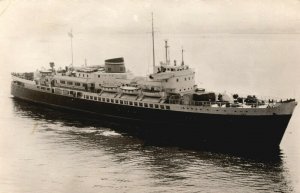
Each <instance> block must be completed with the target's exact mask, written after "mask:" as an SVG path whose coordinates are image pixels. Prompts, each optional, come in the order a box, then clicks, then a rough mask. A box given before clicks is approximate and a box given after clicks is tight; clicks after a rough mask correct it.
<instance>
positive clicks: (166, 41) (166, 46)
mask: <svg viewBox="0 0 300 193" xmlns="http://www.w3.org/2000/svg"><path fill="white" fill-rule="evenodd" d="M168 47H169V46H168V40H165V49H166V64H168Z"/></svg>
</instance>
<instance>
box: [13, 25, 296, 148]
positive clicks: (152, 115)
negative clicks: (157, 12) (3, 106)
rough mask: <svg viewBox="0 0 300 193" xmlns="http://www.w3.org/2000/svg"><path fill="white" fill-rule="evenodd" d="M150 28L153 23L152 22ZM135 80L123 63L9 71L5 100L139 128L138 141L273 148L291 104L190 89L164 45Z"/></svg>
mask: <svg viewBox="0 0 300 193" xmlns="http://www.w3.org/2000/svg"><path fill="white" fill-rule="evenodd" d="M152 29H153V23H152ZM152 39H153V71H152V72H151V73H150V74H149V75H147V76H145V77H136V76H134V75H133V74H132V73H131V72H130V71H129V70H127V69H126V65H125V60H124V58H123V57H116V58H111V59H107V60H105V61H104V64H103V65H94V66H82V67H75V66H73V65H71V66H66V67H65V68H64V69H57V70H56V69H55V64H54V63H53V62H51V63H50V68H49V69H46V70H45V69H44V70H38V71H36V72H27V73H16V72H14V73H12V82H11V94H12V96H13V97H14V98H16V99H21V100H25V101H28V102H31V103H36V104H43V105H46V106H52V107H55V108H59V109H68V110H71V111H74V112H81V113H84V114H85V115H86V116H91V115H93V116H96V117H102V118H103V117H104V118H109V119H112V120H115V121H116V122H119V121H122V122H123V121H124V122H127V121H128V122H131V123H136V124H137V125H144V126H145V125H146V126H147V127H140V128H138V129H139V131H138V132H141V133H144V135H149V136H150V135H151V136H152V137H153V138H157V139H159V138H161V137H165V138H164V139H168V140H172V141H173V142H175V143H177V142H178V143H183V144H184V143H186V144H193V145H195V146H203V147H229V148H240V149H243V148H247V149H252V150H253V149H254V150H261V149H267V150H272V149H278V147H279V145H280V143H281V141H282V138H283V136H284V133H285V131H286V128H287V127H288V124H289V121H290V119H291V116H292V114H293V111H294V109H295V107H296V105H297V102H296V101H295V99H285V100H282V99H281V100H280V99H276V100H275V99H271V98H269V99H261V98H260V97H258V96H255V95H239V94H237V93H234V94H228V93H225V92H224V93H220V92H214V91H207V90H206V89H204V88H198V86H197V85H196V84H195V71H194V70H193V69H192V68H190V67H189V65H187V64H185V62H184V60H183V50H182V60H181V62H180V63H177V62H176V61H174V62H171V61H170V59H169V55H168V53H169V50H168V48H169V45H168V42H167V41H165V55H166V58H165V60H164V61H162V62H160V63H159V64H158V65H156V64H155V54H154V33H153V30H152Z"/></svg>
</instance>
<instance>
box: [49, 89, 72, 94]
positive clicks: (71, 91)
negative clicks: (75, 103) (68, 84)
mask: <svg viewBox="0 0 300 193" xmlns="http://www.w3.org/2000/svg"><path fill="white" fill-rule="evenodd" d="M47 90H48V89H47ZM70 94H73V91H70Z"/></svg>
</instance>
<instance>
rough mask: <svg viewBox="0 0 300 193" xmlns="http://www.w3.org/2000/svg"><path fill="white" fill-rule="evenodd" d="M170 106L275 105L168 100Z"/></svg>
mask: <svg viewBox="0 0 300 193" xmlns="http://www.w3.org/2000/svg"><path fill="white" fill-rule="evenodd" d="M169 103H170V104H180V105H190V106H203V107H208V106H214V105H217V106H218V107H222V106H224V105H225V107H239V108H258V107H260V106H262V105H267V106H269V107H272V106H274V104H275V103H276V102H275V101H274V102H273V103H269V102H264V103H263V102H256V103H247V102H245V103H230V102H221V101H190V102H184V101H183V100H181V99H170V100H169Z"/></svg>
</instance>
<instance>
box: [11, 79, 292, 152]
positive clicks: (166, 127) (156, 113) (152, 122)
mask: <svg viewBox="0 0 300 193" xmlns="http://www.w3.org/2000/svg"><path fill="white" fill-rule="evenodd" d="M11 94H12V95H13V96H14V97H15V98H17V99H22V100H26V101H30V102H34V103H38V104H43V105H49V106H52V107H58V108H64V109H68V110H74V111H81V112H83V113H86V115H87V116H89V114H90V115H91V114H93V116H96V117H98V116H99V118H100V117H107V118H110V119H112V120H115V121H116V122H118V123H125V122H126V123H130V124H134V125H136V126H137V127H130V128H134V133H138V134H139V135H140V136H142V137H147V138H150V139H152V140H153V139H154V140H158V141H159V140H161V141H162V142H170V143H176V144H184V145H187V146H193V147H199V148H202V147H203V148H230V149H237V150H244V149H251V150H254V151H255V150H257V151H260V150H263V149H264V150H265V149H268V150H271V149H278V147H279V144H280V142H281V139H282V137H283V135H284V132H285V130H286V128H287V126H288V123H289V120H290V118H291V115H265V116H251V115H247V116H246V115H239V116H236V115H221V114H220V115H218V114H205V113H191V112H178V111H177V112H176V111H169V110H165V111H162V110H159V109H150V108H139V107H135V106H125V105H116V104H111V103H103V102H98V101H91V100H83V99H81V98H75V97H69V96H63V95H57V94H53V93H46V92H41V91H37V90H32V89H28V88H26V87H22V86H19V85H16V84H12V85H11Z"/></svg>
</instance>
